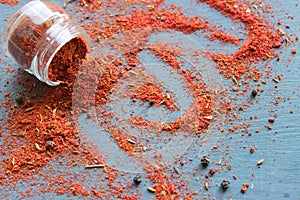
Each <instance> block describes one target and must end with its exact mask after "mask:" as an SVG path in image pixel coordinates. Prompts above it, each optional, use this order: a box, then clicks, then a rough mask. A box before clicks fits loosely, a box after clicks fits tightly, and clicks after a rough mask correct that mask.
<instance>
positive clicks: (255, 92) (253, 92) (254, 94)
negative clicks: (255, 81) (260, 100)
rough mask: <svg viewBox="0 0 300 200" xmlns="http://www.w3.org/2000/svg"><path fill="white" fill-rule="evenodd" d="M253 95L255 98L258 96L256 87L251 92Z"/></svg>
mask: <svg viewBox="0 0 300 200" xmlns="http://www.w3.org/2000/svg"><path fill="white" fill-rule="evenodd" d="M251 95H252V97H253V98H254V97H256V95H257V91H256V90H255V89H253V90H252V92H251Z"/></svg>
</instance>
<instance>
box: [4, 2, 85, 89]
mask: <svg viewBox="0 0 300 200" xmlns="http://www.w3.org/2000/svg"><path fill="white" fill-rule="evenodd" d="M2 40H3V48H4V52H5V53H6V54H7V55H8V56H9V57H10V58H11V59H12V60H14V61H15V62H16V63H18V64H19V65H21V66H22V67H23V68H24V69H25V70H26V71H27V72H29V73H31V74H33V75H35V76H36V77H37V78H38V79H39V80H41V81H43V82H45V83H47V84H48V85H51V86H56V85H58V84H59V83H60V82H64V80H67V77H65V76H69V75H70V73H71V74H73V75H75V74H74V73H75V72H76V71H77V70H76V69H77V68H78V65H79V64H80V63H81V62H82V60H83V59H85V57H86V54H87V52H88V51H89V45H90V39H89V36H88V35H87V33H86V32H85V31H84V30H83V28H82V27H80V26H79V25H77V24H76V23H75V22H74V20H73V18H72V16H71V15H69V14H68V13H67V12H66V11H65V10H64V9H62V8H61V7H59V6H56V5H54V4H51V3H49V2H48V1H45V2H44V1H37V0H35V1H31V2H29V3H27V4H25V5H24V6H23V7H21V8H20V9H19V10H18V11H17V12H16V13H15V14H14V15H13V16H12V17H11V19H10V20H9V22H8V23H7V25H6V27H5V29H4V33H3V37H2Z"/></svg>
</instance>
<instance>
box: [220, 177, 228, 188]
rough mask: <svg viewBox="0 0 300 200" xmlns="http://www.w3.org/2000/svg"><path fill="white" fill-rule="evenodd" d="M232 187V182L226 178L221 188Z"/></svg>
mask: <svg viewBox="0 0 300 200" xmlns="http://www.w3.org/2000/svg"><path fill="white" fill-rule="evenodd" d="M229 187H230V182H229V181H228V180H226V179H224V180H223V181H222V183H221V188H222V189H223V190H227V189H228V188H229Z"/></svg>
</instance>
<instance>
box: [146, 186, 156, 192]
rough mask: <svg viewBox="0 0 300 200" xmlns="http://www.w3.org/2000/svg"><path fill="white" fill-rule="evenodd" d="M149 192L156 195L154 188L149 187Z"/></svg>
mask: <svg viewBox="0 0 300 200" xmlns="http://www.w3.org/2000/svg"><path fill="white" fill-rule="evenodd" d="M147 190H148V191H149V192H151V193H155V189H154V188H153V187H147Z"/></svg>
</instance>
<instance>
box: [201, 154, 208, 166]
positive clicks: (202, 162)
mask: <svg viewBox="0 0 300 200" xmlns="http://www.w3.org/2000/svg"><path fill="white" fill-rule="evenodd" d="M201 165H202V166H203V167H207V166H208V165H209V157H208V156H203V157H202V158H201Z"/></svg>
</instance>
